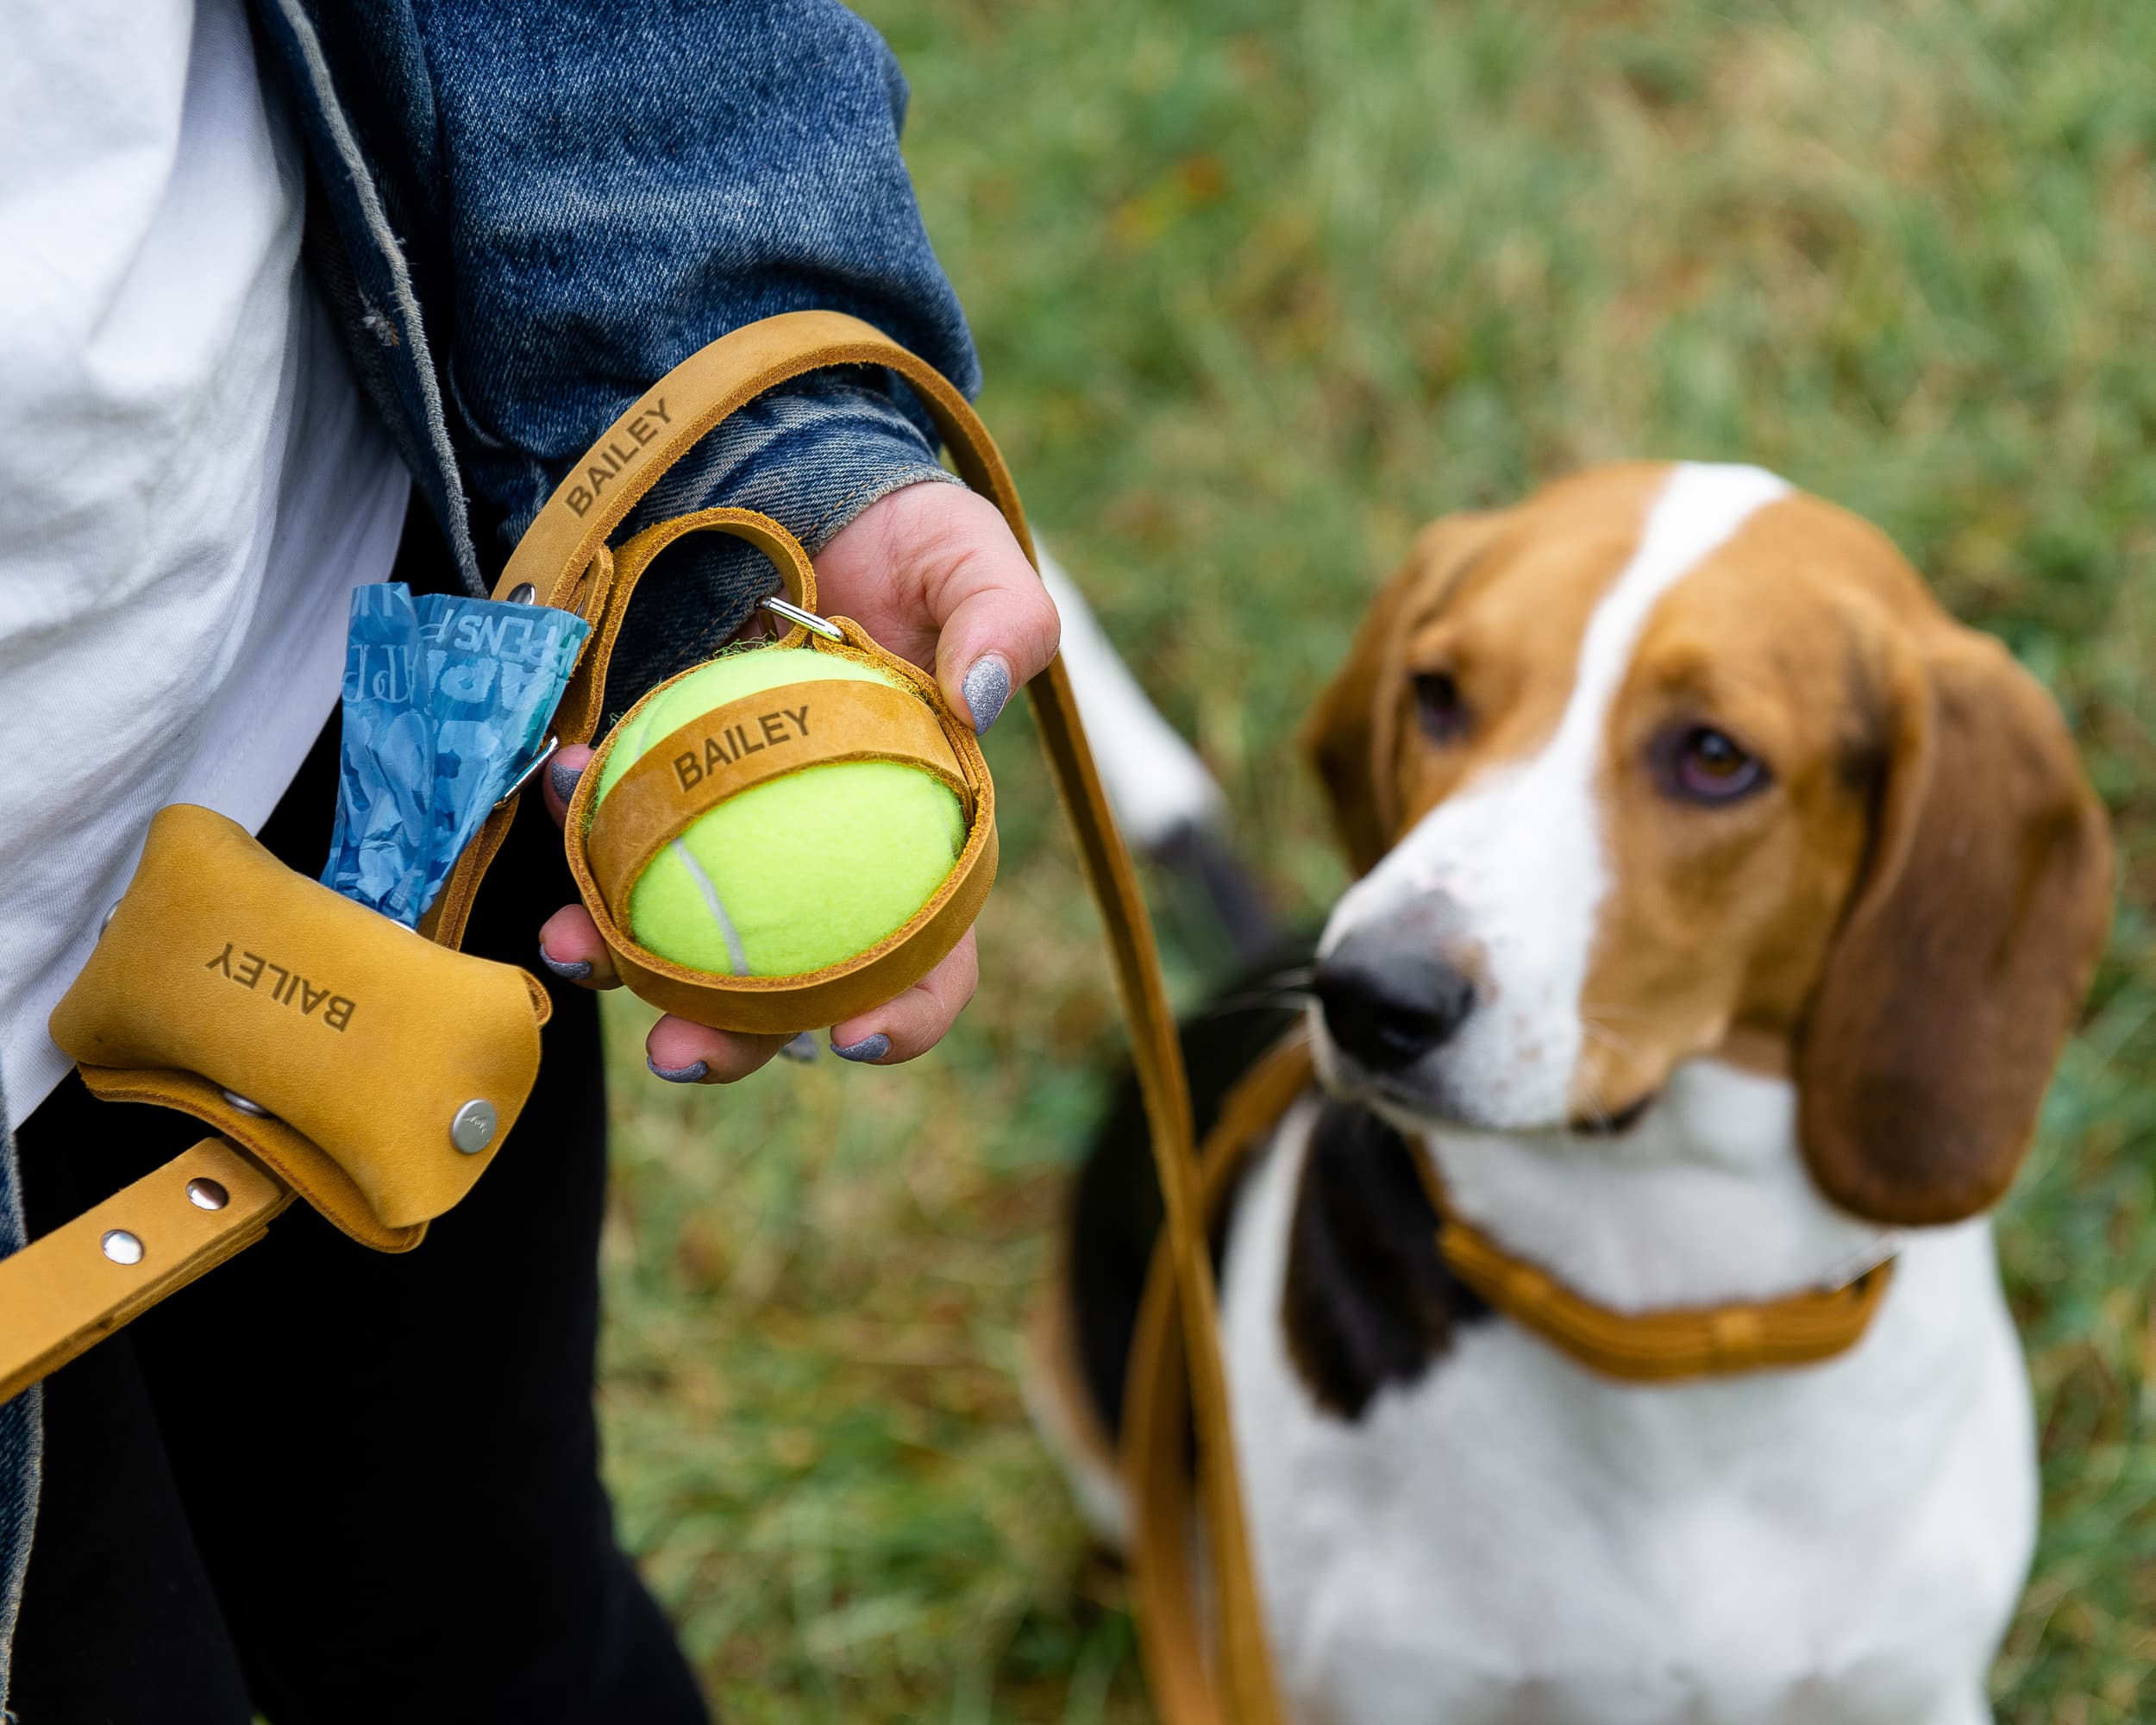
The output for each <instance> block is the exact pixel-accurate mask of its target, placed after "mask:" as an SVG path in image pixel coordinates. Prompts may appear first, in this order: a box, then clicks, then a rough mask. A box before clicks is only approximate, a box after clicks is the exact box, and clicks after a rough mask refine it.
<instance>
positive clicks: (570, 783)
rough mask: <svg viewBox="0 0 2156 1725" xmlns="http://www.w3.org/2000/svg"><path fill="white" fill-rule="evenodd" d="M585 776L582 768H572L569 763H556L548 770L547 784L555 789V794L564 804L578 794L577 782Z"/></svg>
mask: <svg viewBox="0 0 2156 1725" xmlns="http://www.w3.org/2000/svg"><path fill="white" fill-rule="evenodd" d="M583 776H584V768H582V767H581V766H572V765H570V764H569V762H567V761H556V762H554V763H553V764H552V765H550V766H549V767H548V768H547V782H548V784H549V785H552V786H553V787H554V793H555V795H556V796H557V797H559V798H561V800H562V801H563V802H565V803H566V802H567V801H568V800H569V799H570V798H571V797H573V796H574V795H575V794H576V781H578V780H579V779H580V778H582V777H583Z"/></svg>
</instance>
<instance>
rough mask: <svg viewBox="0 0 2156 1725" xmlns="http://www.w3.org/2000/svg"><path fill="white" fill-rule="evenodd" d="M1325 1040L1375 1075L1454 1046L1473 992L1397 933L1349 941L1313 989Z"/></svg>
mask: <svg viewBox="0 0 2156 1725" xmlns="http://www.w3.org/2000/svg"><path fill="white" fill-rule="evenodd" d="M1311 987H1312V989H1313V992H1314V993H1315V994H1317V997H1318V1004H1319V1006H1320V1007H1322V1008H1323V1009H1324V1012H1325V1027H1326V1034H1328V1035H1329V1036H1331V1037H1332V1039H1333V1041H1335V1042H1336V1043H1338V1044H1339V1045H1340V1046H1341V1048H1342V1049H1344V1050H1345V1051H1346V1052H1347V1053H1349V1054H1350V1055H1351V1056H1353V1057H1354V1058H1355V1059H1356V1060H1357V1061H1359V1062H1360V1063H1362V1064H1363V1065H1364V1066H1366V1067H1368V1068H1369V1069H1371V1070H1373V1071H1379V1072H1382V1071H1388V1070H1390V1069H1393V1068H1395V1067H1400V1066H1405V1065H1407V1064H1408V1063H1410V1062H1412V1061H1415V1060H1419V1059H1420V1058H1421V1057H1423V1056H1424V1055H1426V1054H1427V1053H1429V1052H1430V1051H1431V1050H1432V1049H1434V1048H1441V1047H1443V1046H1444V1045H1445V1044H1446V1043H1447V1042H1449V1041H1451V1039H1452V1037H1453V1034H1454V1032H1457V1030H1458V1029H1459V1027H1460V1026H1462V1025H1463V1024H1464V1023H1465V1022H1466V1021H1467V1015H1468V1014H1469V1013H1471V1012H1472V1011H1474V1010H1475V984H1474V982H1472V981H1471V980H1470V979H1469V978H1468V977H1466V976H1463V975H1461V974H1460V972H1459V971H1458V970H1457V969H1454V968H1453V967H1452V966H1451V964H1448V963H1445V960H1444V959H1442V958H1440V957H1438V956H1437V954H1435V953H1434V952H1431V951H1428V950H1417V949H1416V948H1414V947H1413V946H1403V945H1402V944H1401V940H1400V938H1399V931H1397V930H1394V931H1390V932H1389V933H1388V931H1386V930H1384V929H1382V928H1370V929H1367V930H1361V931H1357V932H1356V933H1354V934H1351V935H1350V936H1349V937H1348V938H1346V939H1345V940H1344V941H1342V942H1341V943H1340V944H1339V945H1338V946H1337V947H1335V948H1334V949H1333V950H1332V953H1331V954H1330V955H1328V956H1327V957H1325V958H1323V959H1321V960H1319V964H1318V972H1317V975H1316V977H1315V978H1314V979H1313V982H1312V984H1311Z"/></svg>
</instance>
